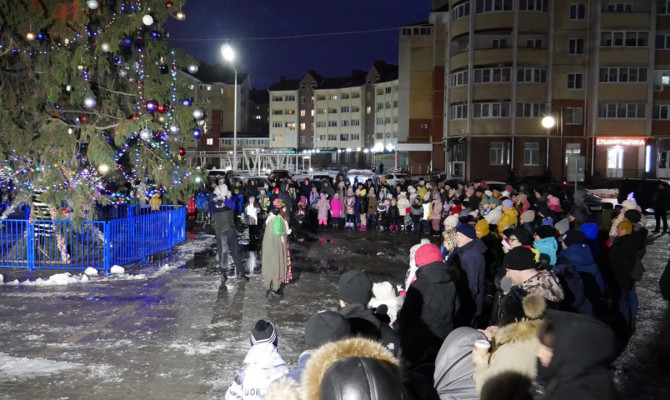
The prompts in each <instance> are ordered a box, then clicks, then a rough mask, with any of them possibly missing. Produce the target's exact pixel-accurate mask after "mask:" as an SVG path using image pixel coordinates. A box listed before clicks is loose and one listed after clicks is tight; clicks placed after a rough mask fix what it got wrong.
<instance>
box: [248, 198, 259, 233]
mask: <svg viewBox="0 0 670 400" xmlns="http://www.w3.org/2000/svg"><path fill="white" fill-rule="evenodd" d="M260 213H261V208H260V206H259V205H258V204H256V198H255V197H253V196H249V202H248V203H247V205H246V206H245V207H244V215H246V218H245V222H246V223H247V225H248V226H249V240H251V241H255V240H256V239H258V215H259V214H260Z"/></svg>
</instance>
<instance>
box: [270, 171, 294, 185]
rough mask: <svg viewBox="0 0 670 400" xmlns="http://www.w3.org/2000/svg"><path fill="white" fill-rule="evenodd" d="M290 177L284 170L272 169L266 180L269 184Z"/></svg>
mask: <svg viewBox="0 0 670 400" xmlns="http://www.w3.org/2000/svg"><path fill="white" fill-rule="evenodd" d="M290 177H291V175H290V174H289V173H288V171H287V170H285V169H273V170H272V172H270V175H269V176H268V180H269V181H270V182H276V181H280V180H282V179H284V178H290Z"/></svg>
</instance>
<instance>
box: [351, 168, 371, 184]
mask: <svg viewBox="0 0 670 400" xmlns="http://www.w3.org/2000/svg"><path fill="white" fill-rule="evenodd" d="M347 179H349V182H351V184H352V185H353V183H354V182H355V181H358V182H361V183H365V182H366V181H367V180H368V179H371V180H372V183H373V184H374V185H375V186H376V185H378V184H379V177H378V176H377V174H375V173H374V172H372V170H369V169H350V170H349V171H347Z"/></svg>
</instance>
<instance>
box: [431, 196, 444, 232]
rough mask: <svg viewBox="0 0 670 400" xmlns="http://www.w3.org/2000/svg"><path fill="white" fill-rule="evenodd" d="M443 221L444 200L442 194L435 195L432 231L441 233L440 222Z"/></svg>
mask: <svg viewBox="0 0 670 400" xmlns="http://www.w3.org/2000/svg"><path fill="white" fill-rule="evenodd" d="M441 221H442V200H441V199H440V194H439V193H435V194H434V195H433V203H432V204H431V210H430V223H431V225H432V228H433V230H432V233H433V234H434V235H438V234H439V233H440V222H441Z"/></svg>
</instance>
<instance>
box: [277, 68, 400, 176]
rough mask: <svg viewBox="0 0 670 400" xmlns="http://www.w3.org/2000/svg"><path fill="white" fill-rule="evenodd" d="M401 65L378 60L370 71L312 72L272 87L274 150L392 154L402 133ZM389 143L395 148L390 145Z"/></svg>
mask: <svg viewBox="0 0 670 400" xmlns="http://www.w3.org/2000/svg"><path fill="white" fill-rule="evenodd" d="M397 76H398V73H397V66H395V65H389V64H386V63H384V62H383V61H376V62H375V63H374V65H373V66H372V67H371V68H370V70H369V71H368V72H364V71H360V70H354V71H353V72H352V74H351V76H348V77H335V78H328V77H323V76H321V75H319V74H318V73H316V72H315V71H308V72H307V73H306V74H305V75H304V76H303V77H302V78H301V79H298V80H287V79H285V78H282V79H281V80H280V81H279V82H277V83H275V84H273V85H271V86H270V89H269V93H270V105H269V118H270V148H271V149H276V150H280V151H281V150H286V151H297V152H300V151H309V150H312V151H318V152H319V153H321V154H331V155H332V157H331V158H332V160H331V161H329V163H328V164H329V165H332V164H338V163H339V162H340V160H339V156H338V154H342V153H351V152H354V153H362V154H366V156H365V157H368V156H367V154H368V153H371V152H372V151H374V152H375V153H379V154H380V156H381V154H383V153H384V152H389V153H390V152H392V150H389V149H392V148H395V143H397V137H398V113H397V109H398V80H397ZM388 145H390V147H387V146H388Z"/></svg>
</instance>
